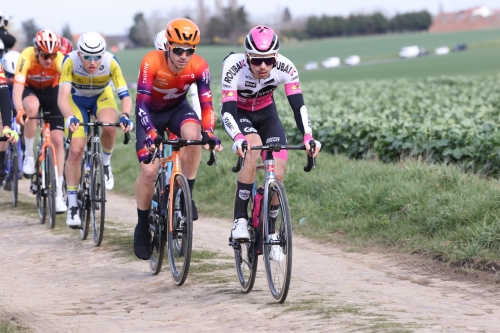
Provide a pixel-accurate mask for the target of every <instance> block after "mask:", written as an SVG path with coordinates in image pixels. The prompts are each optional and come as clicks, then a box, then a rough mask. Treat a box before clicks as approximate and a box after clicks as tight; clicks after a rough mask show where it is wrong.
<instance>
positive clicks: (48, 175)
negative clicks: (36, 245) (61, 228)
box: [45, 146, 56, 229]
mask: <svg viewBox="0 0 500 333" xmlns="http://www.w3.org/2000/svg"><path fill="white" fill-rule="evenodd" d="M52 154H53V153H52V147H50V146H47V148H46V149H45V193H46V194H47V207H48V213H49V226H50V229H54V227H55V225H56V174H55V167H54V155H52Z"/></svg>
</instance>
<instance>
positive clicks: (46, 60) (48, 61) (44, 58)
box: [36, 49, 57, 68]
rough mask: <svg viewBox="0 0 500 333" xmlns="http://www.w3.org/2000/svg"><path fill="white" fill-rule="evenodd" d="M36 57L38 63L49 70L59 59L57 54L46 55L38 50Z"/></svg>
mask: <svg viewBox="0 0 500 333" xmlns="http://www.w3.org/2000/svg"><path fill="white" fill-rule="evenodd" d="M36 56H37V59H38V62H39V63H40V65H42V67H44V68H49V67H51V66H52V63H53V62H54V59H55V58H56V57H57V53H44V52H42V51H40V50H38V49H37V50H36Z"/></svg>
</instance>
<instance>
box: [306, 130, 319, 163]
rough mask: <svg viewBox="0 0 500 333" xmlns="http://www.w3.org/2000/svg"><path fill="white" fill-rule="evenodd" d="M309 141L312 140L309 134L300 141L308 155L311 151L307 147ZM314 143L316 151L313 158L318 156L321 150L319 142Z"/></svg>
mask: <svg viewBox="0 0 500 333" xmlns="http://www.w3.org/2000/svg"><path fill="white" fill-rule="evenodd" d="M311 140H314V139H313V137H312V135H311V134H305V135H304V140H303V141H302V143H303V144H304V146H306V151H307V152H308V154H309V152H310V150H311V147H310V146H309V141H311ZM314 143H315V144H316V150H315V151H314V156H313V157H316V156H318V154H319V151H320V150H321V142H319V141H318V140H314Z"/></svg>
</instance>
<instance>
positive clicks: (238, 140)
mask: <svg viewBox="0 0 500 333" xmlns="http://www.w3.org/2000/svg"><path fill="white" fill-rule="evenodd" d="M244 141H247V139H246V138H245V136H244V135H243V134H241V133H240V134H237V135H236V136H235V137H234V142H233V147H232V148H233V152H234V153H235V154H236V155H238V156H240V157H245V155H244V154H243V152H242V150H241V144H242V143H243V142H244Z"/></svg>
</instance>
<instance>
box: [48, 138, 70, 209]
mask: <svg viewBox="0 0 500 333" xmlns="http://www.w3.org/2000/svg"><path fill="white" fill-rule="evenodd" d="M50 141H51V142H52V144H53V145H54V150H55V152H54V153H55V155H56V162H57V192H56V200H57V201H60V202H59V203H58V205H62V206H60V207H58V209H56V211H57V212H58V213H61V212H65V211H66V209H67V207H66V209H64V207H63V206H64V205H63V198H62V196H63V191H62V184H63V179H64V177H63V174H64V130H63V128H61V129H55V130H51V131H50ZM58 198H59V199H58ZM57 201H56V203H57Z"/></svg>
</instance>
